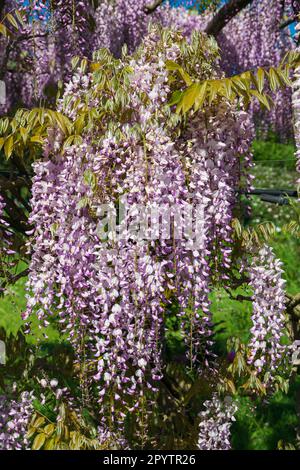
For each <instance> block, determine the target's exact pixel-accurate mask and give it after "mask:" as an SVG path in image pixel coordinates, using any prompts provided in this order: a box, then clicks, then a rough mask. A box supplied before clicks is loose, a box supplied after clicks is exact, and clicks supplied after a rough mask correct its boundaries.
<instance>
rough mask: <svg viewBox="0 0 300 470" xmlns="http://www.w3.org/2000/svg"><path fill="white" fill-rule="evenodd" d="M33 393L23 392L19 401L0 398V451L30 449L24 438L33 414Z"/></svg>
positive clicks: (4, 397)
mask: <svg viewBox="0 0 300 470" xmlns="http://www.w3.org/2000/svg"><path fill="white" fill-rule="evenodd" d="M33 399H34V397H33V393H32V392H23V393H21V395H20V400H19V401H16V400H10V399H9V398H7V397H6V396H0V450H26V449H29V448H30V444H29V440H28V439H27V437H26V434H27V431H28V425H29V421H30V419H31V416H32V413H33V404H32V402H33Z"/></svg>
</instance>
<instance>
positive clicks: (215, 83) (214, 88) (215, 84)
mask: <svg viewBox="0 0 300 470" xmlns="http://www.w3.org/2000/svg"><path fill="white" fill-rule="evenodd" d="M209 83H210V90H209V105H211V104H212V102H213V101H214V100H215V98H216V96H217V94H218V92H219V91H220V88H221V86H222V82H221V80H212V81H210V82H209Z"/></svg>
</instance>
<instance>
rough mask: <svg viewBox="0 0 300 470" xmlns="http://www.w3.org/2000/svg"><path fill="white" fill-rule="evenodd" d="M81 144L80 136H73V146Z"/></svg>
mask: <svg viewBox="0 0 300 470" xmlns="http://www.w3.org/2000/svg"><path fill="white" fill-rule="evenodd" d="M82 143H83V139H82V137H81V135H75V137H74V145H81V144H82Z"/></svg>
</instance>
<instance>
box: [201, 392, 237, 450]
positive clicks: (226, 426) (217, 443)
mask: <svg viewBox="0 0 300 470" xmlns="http://www.w3.org/2000/svg"><path fill="white" fill-rule="evenodd" d="M204 406H205V408H206V409H205V410H204V411H201V413H200V424H199V438H198V449H200V450H229V449H231V443H230V437H231V431H230V428H231V425H232V422H234V421H235V416H234V415H235V413H236V412H237V410H238V406H237V404H236V403H235V402H234V401H233V400H232V398H231V397H225V398H224V400H221V399H220V398H219V397H218V395H216V394H215V395H214V396H213V397H212V399H211V400H207V401H205V402H204Z"/></svg>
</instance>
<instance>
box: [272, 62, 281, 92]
mask: <svg viewBox="0 0 300 470" xmlns="http://www.w3.org/2000/svg"><path fill="white" fill-rule="evenodd" d="M269 80H270V87H271V90H272V91H276V90H277V88H279V87H280V81H279V80H278V76H277V74H276V72H275V70H274V69H273V67H271V68H270V70H269Z"/></svg>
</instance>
